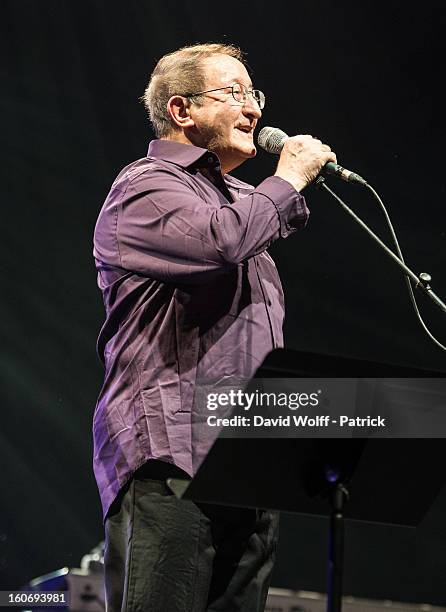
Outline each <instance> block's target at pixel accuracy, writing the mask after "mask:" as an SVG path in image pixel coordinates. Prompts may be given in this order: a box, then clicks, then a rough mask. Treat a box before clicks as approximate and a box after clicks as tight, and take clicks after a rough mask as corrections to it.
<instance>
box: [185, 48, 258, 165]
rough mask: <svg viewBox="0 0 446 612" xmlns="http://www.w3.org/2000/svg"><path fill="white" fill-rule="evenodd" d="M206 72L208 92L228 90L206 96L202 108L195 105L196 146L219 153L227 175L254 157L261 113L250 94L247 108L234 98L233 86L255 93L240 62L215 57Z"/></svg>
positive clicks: (207, 60)
mask: <svg viewBox="0 0 446 612" xmlns="http://www.w3.org/2000/svg"><path fill="white" fill-rule="evenodd" d="M204 70H205V74H206V87H205V89H216V88H218V87H226V86H229V87H228V89H224V90H222V91H214V92H211V93H207V94H205V96H204V102H203V105H202V106H198V105H196V104H192V106H191V117H193V119H194V121H195V130H196V131H197V136H198V138H197V144H199V145H200V146H203V147H204V148H207V149H209V150H210V151H213V152H214V153H216V154H217V155H218V156H219V158H220V161H221V165H222V171H223V172H224V173H226V172H230V171H231V170H233V169H234V168H236V167H237V166H239V165H240V164H242V163H243V162H244V161H245V159H248V158H249V157H254V156H255V154H256V152H257V151H256V148H255V146H254V137H253V136H254V128H255V126H256V123H257V121H258V119H259V118H260V117H261V114H262V113H261V112H260V109H259V107H258V105H257V102H255V100H254V99H253V97H252V96H251V95H249V94H248V96H247V100H246V103H245V104H242V103H241V102H237V101H236V100H235V99H234V98H233V96H232V92H231V85H232V84H233V83H241V84H242V85H245V87H247V88H248V90H251V89H252V83H251V79H250V78H249V74H248V72H247V70H246V68H245V66H244V65H243V64H242V63H241V62H239V61H238V60H237V59H235V58H234V57H231V56H229V55H214V56H213V57H209V58H207V59H206V60H205V62H204Z"/></svg>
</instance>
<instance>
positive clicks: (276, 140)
mask: <svg viewBox="0 0 446 612" xmlns="http://www.w3.org/2000/svg"><path fill="white" fill-rule="evenodd" d="M288 138H289V136H288V134H285V132H283V131H282V130H279V128H273V127H264V128H262V129H261V130H260V132H259V135H258V137H257V142H258V144H259V146H260V147H262V149H265V151H267V152H268V153H275V154H276V155H280V152H281V151H282V149H283V145H284V144H285V141H286V140H288ZM322 172H323V173H327V174H335V175H336V176H339V177H340V178H341V179H343V180H344V181H348V182H350V183H359V184H360V185H367V181H366V180H364V179H363V178H362V177H361V176H359V174H356V172H351V171H350V170H346V169H345V168H343V167H342V166H339V165H338V164H335V163H333V162H328V163H326V164H325V166H324V167H323V169H322Z"/></svg>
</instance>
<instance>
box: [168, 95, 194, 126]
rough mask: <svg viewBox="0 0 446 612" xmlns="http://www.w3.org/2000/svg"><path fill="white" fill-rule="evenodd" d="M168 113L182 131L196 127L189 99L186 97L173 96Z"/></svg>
mask: <svg viewBox="0 0 446 612" xmlns="http://www.w3.org/2000/svg"><path fill="white" fill-rule="evenodd" d="M167 112H168V113H169V115H170V117H171V118H172V121H173V122H174V123H175V124H176V125H177V126H178V127H179V128H180V129H186V128H191V127H193V126H194V125H195V122H194V120H193V119H192V117H191V116H190V102H189V99H188V98H185V97H184V96H172V97H171V98H170V99H169V101H168V102H167Z"/></svg>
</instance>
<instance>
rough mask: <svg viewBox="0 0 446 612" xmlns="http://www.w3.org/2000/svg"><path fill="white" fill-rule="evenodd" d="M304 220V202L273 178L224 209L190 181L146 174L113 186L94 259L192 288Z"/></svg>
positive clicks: (155, 171) (161, 171) (156, 171)
mask: <svg viewBox="0 0 446 612" xmlns="http://www.w3.org/2000/svg"><path fill="white" fill-rule="evenodd" d="M106 204H107V203H106ZM308 214H309V213H308V210H307V208H306V205H305V200H304V198H303V197H302V196H301V195H300V194H299V193H298V192H296V191H295V189H294V188H293V187H292V186H291V185H290V184H289V183H287V182H286V181H284V180H282V179H280V178H278V177H270V178H268V179H266V180H265V181H263V182H262V183H261V184H260V185H259V186H258V187H257V188H256V189H254V191H252V193H250V194H249V195H247V196H246V197H243V198H241V199H239V200H236V201H235V202H233V203H229V202H228V203H227V204H223V205H221V204H220V203H219V202H218V200H217V202H209V201H206V200H205V199H204V198H203V196H202V194H200V191H199V189H198V188H197V186H196V184H195V183H194V181H193V176H192V175H190V174H188V173H186V172H184V171H180V170H177V169H176V168H175V169H174V170H172V171H171V170H167V169H165V168H161V167H155V168H149V169H148V170H147V171H145V172H140V173H134V174H133V175H131V176H125V177H124V178H121V179H120V180H118V181H117V182H116V183H115V185H114V186H113V188H112V191H111V192H110V194H109V197H108V205H106V206H105V208H104V209H103V216H102V219H101V218H100V220H99V221H98V225H97V228H96V240H95V250H96V253H95V255H96V257H97V258H98V259H100V260H101V261H102V262H104V263H110V264H111V265H118V266H119V267H121V268H123V269H125V270H128V271H133V272H136V273H139V274H142V275H145V276H148V277H151V278H154V279H157V280H160V281H164V282H196V281H197V280H199V279H201V278H202V277H203V275H207V274H213V273H216V272H217V273H218V272H224V271H225V269H227V268H228V267H232V266H234V265H236V264H239V263H241V262H243V261H244V260H246V259H249V258H250V257H252V256H254V255H257V254H259V253H261V252H262V251H264V250H265V249H266V248H267V247H268V246H269V245H270V244H271V243H272V242H273V241H274V240H276V239H277V238H278V237H279V236H282V237H286V236H288V235H289V234H290V233H292V232H293V231H295V230H296V229H297V228H298V227H302V226H304V225H305V223H306V221H307V218H308ZM113 233H115V236H113ZM113 241H115V247H116V248H115V249H113V246H112V244H113ZM110 255H112V259H113V260H112V261H107V260H108V258H109V257H110ZM116 256H118V258H119V261H116Z"/></svg>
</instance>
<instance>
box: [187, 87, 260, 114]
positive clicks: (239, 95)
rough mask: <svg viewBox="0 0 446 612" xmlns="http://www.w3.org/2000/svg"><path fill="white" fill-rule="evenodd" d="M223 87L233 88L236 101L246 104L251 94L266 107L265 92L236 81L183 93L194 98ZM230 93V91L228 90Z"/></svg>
mask: <svg viewBox="0 0 446 612" xmlns="http://www.w3.org/2000/svg"><path fill="white" fill-rule="evenodd" d="M222 89H231V93H232V97H233V98H234V100H235V101H236V102H239V103H240V104H246V100H247V98H248V94H250V95H251V96H252V97H253V99H254V100H255V102H256V103H257V105H258V107H259V108H260V110H262V108H264V107H265V94H264V93H263V91H260V89H248V88H247V87H245V85H242V84H241V83H234V84H233V85H227V86H226V87H218V88H217V89H208V90H206V91H198V92H196V93H186V94H183V95H184V97H185V98H194V97H195V96H201V95H203V94H206V93H211V92H212V91H221V90H222ZM228 93H229V92H228Z"/></svg>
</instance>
